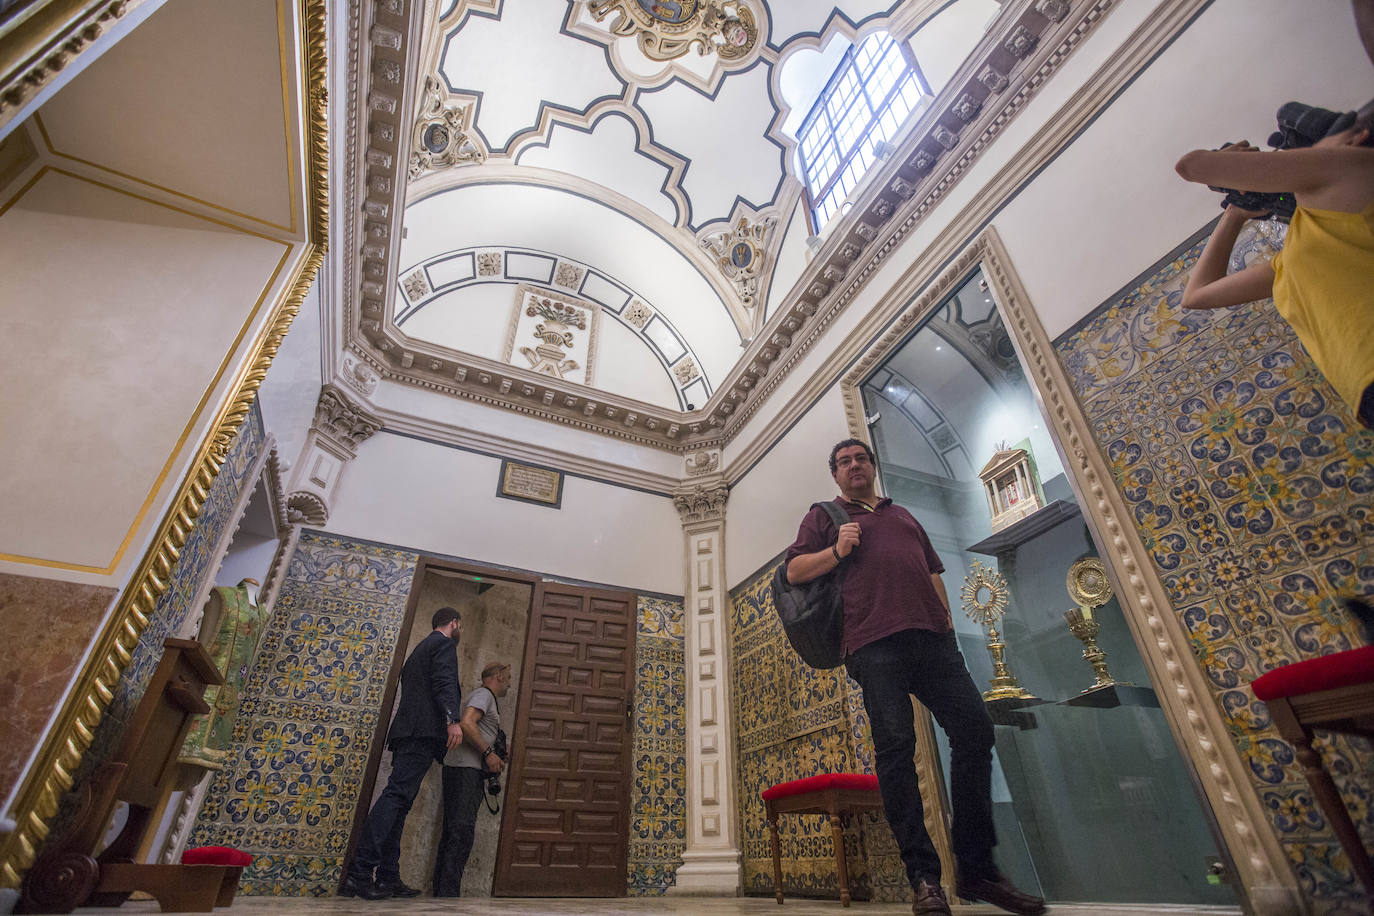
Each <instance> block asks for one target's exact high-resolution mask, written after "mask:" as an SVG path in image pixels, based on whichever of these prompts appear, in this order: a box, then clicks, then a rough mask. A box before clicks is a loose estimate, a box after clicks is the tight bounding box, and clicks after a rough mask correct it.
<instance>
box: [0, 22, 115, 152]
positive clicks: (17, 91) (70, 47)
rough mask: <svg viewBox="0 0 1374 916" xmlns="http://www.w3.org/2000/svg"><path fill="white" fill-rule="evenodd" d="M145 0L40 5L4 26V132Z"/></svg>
mask: <svg viewBox="0 0 1374 916" xmlns="http://www.w3.org/2000/svg"><path fill="white" fill-rule="evenodd" d="M140 5H141V0H85V2H78V3H54V2H48V3H39V4H38V5H37V6H36V7H35V8H34V9H32V10H30V11H27V12H19V13H15V14H13V19H12V20H11V21H10V22H7V23H5V24H4V25H3V26H0V128H4V126H5V125H7V124H8V123H9V122H10V121H12V120H13V119H14V116H15V115H16V114H18V113H19V111H20V109H22V108H23V107H24V104H25V103H26V102H28V101H29V100H30V99H32V98H33V97H34V96H35V95H37V94H38V93H39V92H40V91H42V90H43V89H44V88H45V87H47V86H48V85H49V84H51V83H52V82H53V80H55V79H57V76H58V74H60V73H61V72H62V71H63V70H65V69H66V68H67V67H68V65H70V64H71V63H72V61H74V60H76V58H77V57H79V56H80V55H81V54H82V53H83V52H85V51H88V50H89V49H90V47H91V45H92V44H94V43H95V42H96V40H98V39H99V38H100V36H101V35H103V34H105V32H106V30H107V29H109V28H110V26H112V25H114V24H115V23H117V22H118V21H119V20H121V19H123V18H124V17H125V16H126V15H128V13H129V12H130V11H131V10H133V9H136V8H137V7H138V6H140Z"/></svg>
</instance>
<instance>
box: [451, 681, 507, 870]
mask: <svg viewBox="0 0 1374 916" xmlns="http://www.w3.org/2000/svg"><path fill="white" fill-rule="evenodd" d="M510 676H511V669H510V665H508V664H505V663H504V662H492V663H491V664H489V665H487V666H486V667H485V668H483V669H482V686H480V687H478V688H477V689H476V690H474V691H472V693H470V694H468V695H467V696H466V697H464V699H463V703H462V707H463V715H462V719H461V720H460V725H461V726H462V729H463V743H462V744H460V745H458V746H457V747H455V748H453V749H452V750H450V751H449V752H448V755H447V756H445V757H444V826H443V833H442V834H441V835H440V838H439V851H438V853H437V855H436V856H435V859H434V896H436V897H459V896H461V895H462V884H463V869H464V867H466V865H467V864H468V856H469V855H471V853H472V841H473V837H474V836H475V835H476V830H477V806H478V805H479V804H481V802H482V797H483V796H484V795H485V794H486V792H487V791H488V787H490V788H491V789H492V790H494V791H493V792H492V794H493V795H495V794H498V793H499V792H500V791H501V790H500V785H499V783H498V782H497V778H498V776H499V775H500V773H501V771H502V770H504V769H505V768H506V763H507V761H508V759H509V751H508V750H507V748H506V740H505V739H506V733H505V732H504V731H502V730H501V715H500V711H499V710H498V709H497V705H496V701H497V699H498V698H499V697H503V696H505V695H506V691H507V690H509V689H510Z"/></svg>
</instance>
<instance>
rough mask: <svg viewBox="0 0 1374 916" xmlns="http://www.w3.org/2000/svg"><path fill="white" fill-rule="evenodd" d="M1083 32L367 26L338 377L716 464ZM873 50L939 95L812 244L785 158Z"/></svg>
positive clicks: (955, 0)
mask: <svg viewBox="0 0 1374 916" xmlns="http://www.w3.org/2000/svg"><path fill="white" fill-rule="evenodd" d="M1083 5H1084V6H1089V5H1091V4H1083ZM1071 6H1072V4H1071V3H1070V2H1069V0H1006V2H1005V3H1000V2H998V0H906V2H883V0H848V2H841V3H834V2H820V0H785V2H782V0H773V2H765V0H714V2H708V0H571V2H564V0H439V2H438V3H434V2H430V3H428V4H425V5H424V6H423V7H422V8H421V6H420V5H419V4H412V3H408V2H406V0H375V2H364V3H363V4H362V7H361V9H360V10H359V14H358V16H357V18H356V19H355V21H354V22H353V23H351V24H350V26H351V29H352V32H353V37H354V39H355V41H354V42H353V44H352V46H351V47H350V48H349V53H350V55H352V56H353V57H352V59H351V61H350V70H352V71H353V72H361V71H362V70H364V69H366V70H367V71H368V73H367V74H366V75H365V76H363V77H361V78H360V79H358V80H356V81H354V82H353V84H352V85H351V86H350V87H349V92H350V93H351V94H352V96H353V98H352V102H353V104H352V105H351V106H349V111H350V114H351V115H352V117H351V119H350V122H349V124H348V126H347V132H348V136H347V137H345V138H343V139H344V141H345V142H344V144H343V146H344V148H346V149H349V150H350V151H351V154H352V156H353V157H354V159H353V174H352V176H351V177H352V178H353V179H354V180H353V181H351V182H350V183H349V185H348V186H347V187H346V188H345V189H344V190H345V194H346V195H347V197H346V199H345V206H346V207H347V209H348V211H349V215H350V216H352V215H353V214H356V217H354V218H353V220H352V223H351V224H350V225H349V227H348V228H347V230H346V232H348V233H349V234H350V235H351V238H348V239H346V240H345V246H344V251H345V252H346V254H345V256H344V257H345V261H346V263H345V264H343V265H342V270H341V271H340V273H341V274H342V280H343V287H344V288H342V289H340V290H339V295H340V296H341V298H342V299H343V316H344V321H343V328H342V332H343V335H344V340H345V344H346V350H347V352H346V355H345V357H344V359H343V368H344V369H345V370H346V378H348V379H349V380H350V381H351V383H353V384H354V385H355V387H357V388H359V389H360V390H364V391H365V392H366V391H369V390H370V389H371V388H372V387H374V386H375V385H376V380H377V378H378V376H383V377H390V378H395V379H398V380H401V381H405V382H409V383H411V384H415V385H420V386H422V387H425V388H429V389H433V390H438V391H443V392H446V393H451V394H457V395H460V396H464V397H470V398H475V399H477V400H479V401H483V402H486V403H492V404H497V405H500V406H507V407H513V408H515V409H517V410H521V411H522V412H524V413H528V414H534V415H537V416H543V417H546V418H548V419H554V420H559V421H562V422H568V423H572V424H574V425H577V426H581V427H584V428H590V429H594V430H597V431H600V432H605V433H609V434H612V435H616V436H619V437H622V438H629V439H632V440H637V441H642V442H645V443H648V444H652V445H656V446H660V447H666V448H671V449H681V448H691V447H694V446H696V445H701V444H708V443H712V442H719V441H721V440H722V439H724V438H728V435H729V433H730V430H731V428H732V427H733V426H737V425H738V423H739V422H742V420H741V418H742V417H745V416H748V415H749V413H750V412H751V411H752V408H751V407H749V404H750V402H751V401H757V399H758V396H759V391H760V389H763V388H766V387H767V383H766V381H765V377H766V376H768V374H769V372H770V370H771V369H772V368H774V367H775V366H776V365H778V364H789V363H790V362H791V361H794V360H795V359H796V357H797V355H798V354H799V353H800V351H801V350H802V349H804V346H805V344H806V342H809V340H810V339H812V338H813V337H814V335H815V333H816V331H817V329H818V328H819V327H823V326H824V324H825V323H826V321H828V320H829V319H828V317H826V313H827V308H826V306H827V304H828V303H829V304H830V306H831V308H833V307H834V306H835V305H841V304H842V302H840V303H837V302H836V300H839V299H841V298H847V297H848V295H850V294H852V289H853V286H852V283H851V282H850V281H851V280H852V279H853V278H854V277H855V275H856V274H857V275H859V276H860V277H861V276H862V275H864V274H865V273H866V272H867V270H866V269H865V268H864V263H865V260H866V258H868V257H869V252H871V251H873V250H874V249H875V248H880V247H882V246H883V241H884V239H885V238H886V237H888V236H890V235H891V229H890V228H885V226H884V224H886V223H888V221H889V220H891V218H892V217H893V216H894V215H895V214H896V213H898V212H899V211H912V210H916V209H918V208H919V207H928V206H929V205H930V202H931V200H932V199H933V198H932V197H931V196H930V195H922V194H921V193H919V192H920V191H921V190H923V189H924V188H926V187H929V188H931V189H932V193H933V194H934V195H936V196H938V194H940V193H942V192H943V188H944V187H946V186H947V185H948V184H949V182H948V181H945V182H941V180H940V179H941V178H943V177H945V176H943V175H939V174H937V173H939V172H941V170H940V169H939V168H937V167H936V164H937V161H940V160H944V161H945V162H948V163H950V164H951V165H954V164H955V163H956V162H958V163H959V164H960V165H962V164H965V163H966V162H967V161H968V160H969V158H970V155H974V154H976V151H977V150H976V148H977V146H978V145H979V144H980V141H979V139H978V136H979V134H978V130H977V129H979V128H981V129H982V136H983V138H984V142H985V139H986V137H987V136H989V135H990V131H993V130H995V129H996V127H995V126H989V125H993V124H994V122H995V115H996V112H995V111H994V109H995V108H1000V106H994V105H988V106H986V110H985V104H984V103H985V102H987V101H989V100H993V101H1010V99H1011V97H1012V91H1011V90H1010V89H1009V87H1012V88H1014V87H1015V85H1016V84H1018V83H1019V82H1020V81H1022V80H1024V79H1026V78H1027V77H1028V75H1029V74H1030V73H1031V72H1033V68H1034V66H1035V65H1037V64H1040V63H1042V62H1043V60H1044V59H1046V58H1048V57H1050V56H1051V55H1052V52H1053V50H1054V43H1053V42H1043V41H1042V39H1043V38H1045V37H1047V36H1054V37H1058V38H1061V39H1062V38H1063V37H1064V36H1065V35H1067V34H1070V30H1071V27H1072V24H1073V23H1072V21H1071V20H1073V18H1074V17H1070V16H1068V13H1069V10H1070V7H1071ZM875 31H885V32H887V33H888V34H890V35H892V36H893V38H895V39H897V40H898V41H899V42H900V43H901V44H902V45H903V51H904V53H906V54H907V57H908V60H911V61H915V62H916V66H917V67H918V70H919V72H920V73H921V74H922V79H923V82H924V88H926V91H927V93H928V94H927V95H926V96H925V98H924V99H923V101H922V102H921V104H920V105H919V106H918V108H917V110H916V112H915V113H913V115H912V116H911V118H910V119H909V122H908V123H907V124H906V125H905V126H904V127H903V128H902V130H901V132H900V133H899V134H898V136H897V137H896V139H897V141H898V143H897V144H895V145H896V146H900V148H901V149H902V156H901V157H893V158H891V159H889V160H887V161H882V160H880V161H878V162H877V163H876V164H875V165H874V167H873V168H872V170H871V172H872V174H870V176H869V177H868V178H867V179H866V180H865V181H864V182H863V183H861V184H860V185H859V187H858V188H856V189H855V191H854V192H853V193H852V194H851V196H850V200H849V204H850V206H849V207H847V208H846V210H847V212H846V214H845V215H843V216H841V217H837V218H836V219H835V220H833V221H832V225H830V226H827V227H824V229H823V230H822V231H821V233H820V237H819V238H813V237H811V236H812V235H813V232H814V231H815V230H814V229H813V227H812V225H811V224H810V222H809V220H808V217H807V214H806V203H805V199H804V194H803V192H802V188H801V185H800V183H799V182H798V180H797V179H796V178H795V177H794V176H795V174H796V172H797V166H796V164H795V148H796V140H795V134H796V132H797V129H798V126H799V124H800V121H801V119H802V117H804V115H805V114H806V112H807V110H809V108H810V106H811V105H812V104H813V102H814V100H815V99H816V97H817V94H818V93H819V92H820V91H821V89H822V88H823V86H824V84H825V82H826V80H827V79H828V77H829V76H830V73H831V72H832V71H833V69H834V67H835V65H836V63H837V62H838V60H839V59H840V57H841V56H842V55H843V54H844V52H845V51H846V50H847V49H848V48H849V47H850V46H851V44H853V43H857V42H859V41H861V40H862V39H863V38H865V37H867V36H868V35H870V34H872V33H873V32H875ZM354 68H356V70H354ZM1042 69H1043V68H1042ZM971 128H973V129H971ZM969 147H972V148H973V152H972V153H971V154H965V155H964V156H963V157H962V158H960V156H959V154H960V153H963V152H964V151H965V149H966V148H969ZM955 167H956V168H958V167H959V165H956V166H955ZM916 218H919V216H917V217H916ZM909 227H910V221H908V223H907V225H906V228H909ZM899 231H905V230H899ZM856 268H857V270H856ZM846 286H848V287H849V288H850V289H849V291H847V292H846V293H845V295H844V296H843V297H841V296H836V295H832V293H834V292H837V291H838V290H840V289H841V288H843V287H846Z"/></svg>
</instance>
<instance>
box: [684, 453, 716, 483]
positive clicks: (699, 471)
mask: <svg viewBox="0 0 1374 916" xmlns="http://www.w3.org/2000/svg"><path fill="white" fill-rule="evenodd" d="M684 462H685V464H686V470H687V476H688V477H704V476H705V475H707V474H711V473H714V472H716V471H718V470H720V449H716V448H710V449H702V450H699V451H694V452H688V453H687V457H686V458H685V459H684Z"/></svg>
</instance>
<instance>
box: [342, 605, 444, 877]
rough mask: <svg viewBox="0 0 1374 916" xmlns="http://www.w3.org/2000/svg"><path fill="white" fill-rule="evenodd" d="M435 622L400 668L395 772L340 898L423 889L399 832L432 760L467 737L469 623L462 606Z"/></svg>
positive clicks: (392, 737)
mask: <svg viewBox="0 0 1374 916" xmlns="http://www.w3.org/2000/svg"><path fill="white" fill-rule="evenodd" d="M430 625H431V626H432V627H434V632H432V633H430V634H429V635H428V636H426V637H425V638H424V640H422V641H421V643H420V644H419V645H418V646H416V647H415V651H413V652H411V653H410V657H409V658H407V659H406V663H405V667H404V668H402V669H401V702H400V705H399V707H398V708H397V710H396V718H395V719H393V720H392V722H391V730H390V732H389V733H388V735H387V747H389V748H391V778H390V779H389V780H387V784H386V788H385V789H383V790H382V794H381V795H380V796H378V798H377V803H376V804H374V805H373V806H372V810H371V811H369V812H368V815H367V823H366V825H365V826H364V827H363V837H362V842H360V843H359V844H358V851H357V852H356V853H354V855H353V862H352V864H351V865H350V866H349V868H348V871H347V873H346V874H345V875H344V879H343V882H342V883H341V884H340V885H339V896H340V897H362V898H363V899H364V900H384V899H386V898H387V897H414V896H416V895H417V894H419V893H420V892H419V891H418V890H416V889H415V888H413V887H409V886H407V885H406V884H405V882H403V881H402V880H401V831H402V830H403V829H404V828H405V823H406V815H407V814H409V813H410V806H411V804H413V803H414V801H415V794H416V793H417V792H419V791H420V781H421V780H422V779H424V778H425V774H426V773H427V772H429V767H430V765H431V764H432V763H434V762H435V761H436V760H442V759H443V756H444V752H445V751H446V750H448V749H449V748H453V747H457V746H458V745H459V744H462V743H463V729H462V726H461V724H460V723H461V716H460V709H461V707H460V706H459V705H458V699H459V695H458V653H457V652H456V651H455V645H454V644H455V643H457V642H458V635H459V634H460V633H461V632H462V631H463V623H462V620H460V619H459V616H458V612H457V611H456V610H454V609H453V608H451V607H441V608H439V610H437V611H435V612H434V617H433V618H432V619H431V620H430ZM374 871H375V873H376V874H375V878H374V874H373V873H374Z"/></svg>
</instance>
